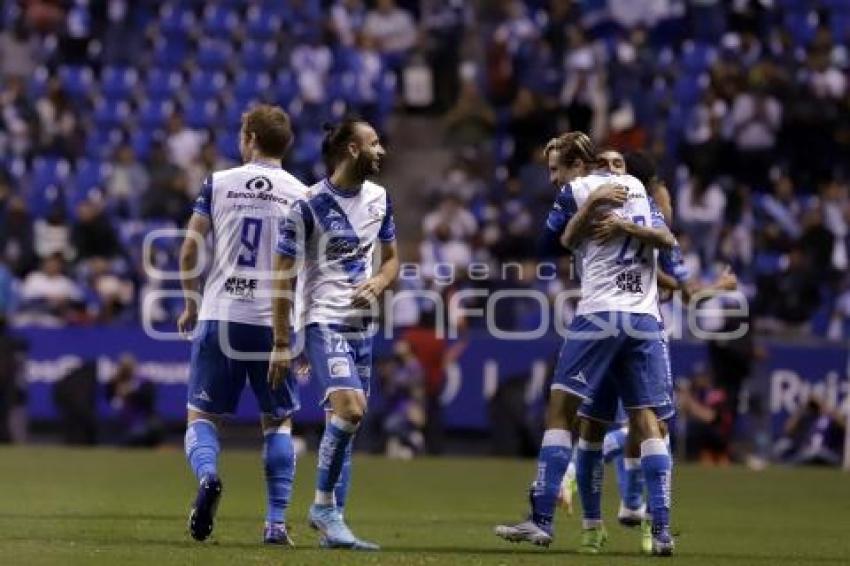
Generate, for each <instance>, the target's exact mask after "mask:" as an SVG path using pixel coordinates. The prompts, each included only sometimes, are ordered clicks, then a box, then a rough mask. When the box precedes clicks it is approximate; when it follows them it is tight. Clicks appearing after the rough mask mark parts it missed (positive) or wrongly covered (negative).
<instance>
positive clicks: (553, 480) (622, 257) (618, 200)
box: [496, 133, 675, 551]
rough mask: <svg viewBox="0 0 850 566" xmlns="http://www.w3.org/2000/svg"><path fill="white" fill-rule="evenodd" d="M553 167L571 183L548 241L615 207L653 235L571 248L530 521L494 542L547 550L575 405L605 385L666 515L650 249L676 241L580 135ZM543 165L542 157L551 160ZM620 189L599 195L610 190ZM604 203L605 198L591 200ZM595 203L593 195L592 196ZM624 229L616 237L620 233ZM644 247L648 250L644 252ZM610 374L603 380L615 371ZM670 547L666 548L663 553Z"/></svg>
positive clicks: (503, 531)
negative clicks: (575, 265)
mask: <svg viewBox="0 0 850 566" xmlns="http://www.w3.org/2000/svg"><path fill="white" fill-rule="evenodd" d="M560 139H561V141H562V144H561V147H562V149H560V150H559V152H558V156H557V157H558V159H560V160H561V162H562V164H563V165H564V166H565V167H567V168H568V169H569V170H570V172H571V175H570V179H569V180H570V182H569V183H568V184H567V185H565V186H564V188H563V189H562V191H561V193H560V194H559V195H558V198H557V199H556V202H555V205H554V206H553V209H552V211H551V212H550V215H549V218H548V220H547V226H546V234H548V237H549V239H550V240H553V239H554V240H555V241H557V242H559V243H560V244H561V245H562V246H564V247H567V248H569V247H570V242H569V241H568V240H567V239H566V238H565V237H564V236H565V234H564V233H563V232H564V230H565V228H566V227H567V225H568V224H569V223H570V220H571V219H572V218H573V217H574V216H575V217H576V219H575V220H576V222H575V223H574V225H575V226H576V229H577V230H579V231H582V230H583V229H584V226H583V224H584V223H587V222H589V221H590V219H591V218H592V217H593V216H594V215H595V214H596V212H597V211H598V209H599V208H601V207H608V208H609V209H611V208H612V206H611V205H613V206H615V207H621V208H622V211H621V212H620V211H618V212H616V213H617V214H620V213H622V214H623V215H627V217H628V218H629V220H630V221H631V222H632V223H634V224H644V225H647V226H649V227H652V228H653V229H657V230H653V231H651V232H650V233H649V234H643V235H642V237H641V238H638V237H637V234H636V235H635V238H634V239H632V238H631V237H629V236H626V237H618V238H616V239H614V240H613V241H609V242H596V241H593V242H582V243H581V244H580V246H578V248H577V252H578V255H579V258H580V270H581V273H582V298H581V300H580V302H579V307H578V315H577V316H576V318H575V319H574V320H573V322H572V324H571V325H570V334H571V338H570V339H568V340H566V341H565V342H564V346H563V348H562V349H561V353H560V355H559V359H558V364H557V367H556V369H555V377H554V382H553V385H552V390H551V396H550V400H549V405H548V408H547V417H546V432H545V434H544V438H543V446H542V448H541V450H540V454H539V458H538V473H537V479H536V480H535V481H534V483H533V484H532V488H531V494H530V495H531V497H530V499H531V513H530V516H529V518H528V519H527V520H526V521H523V522H521V523H518V524H515V525H499V526H498V527H496V534H497V535H499V536H501V537H502V538H505V539H507V540H511V541H529V542H532V543H534V544H539V545H548V544H549V543H550V542H551V540H552V520H553V515H554V508H555V504H556V500H557V498H558V494H559V491H560V487H561V482H562V479H563V477H564V472H565V471H566V468H567V465H568V464H569V461H570V459H571V457H572V438H571V434H570V430H572V428H573V426H574V424H575V419H576V414H577V411H578V409H579V406H580V405H581V404H582V402H583V401H585V400H589V399H593V397H594V395H595V394H596V391H597V390H599V389H600V388H601V387H602V386H603V385H605V384H606V383H608V382H611V381H614V382H615V390H616V392H618V393H619V395H620V396H621V397H623V400H624V405H625V406H626V408H627V410H628V411H629V417H630V422H631V424H632V425H633V426H634V427H635V428H637V429H638V430H639V431H640V432H641V433H642V434H643V436H644V437H645V438H648V439H650V440H651V442H650V440H648V441H646V442H645V450H644V452H645V454H642V456H643V458H642V461H643V463H644V467H645V468H649V469H650V470H651V472H652V473H647V474H646V476H647V478H648V483H649V484H650V492H651V494H652V495H653V496H657V497H666V499H665V500H664V502H663V503H664V505H663V506H662V505H659V506H658V509H659V511H658V512H659V517H661V510H662V507H663V508H664V509H669V491H667V489H668V488H669V455H668V454H667V453H666V447H664V448H663V449H662V448H661V447H659V446H658V443H660V444H663V441H662V440H661V439H660V434H659V432H658V425H657V418H656V416H655V413H654V412H653V411H652V407H655V406H661V405H663V404H665V403H667V402H668V399H667V397H668V396H667V391H666V388H665V386H664V377H665V375H666V371H665V368H664V356H663V343H662V340H661V327H660V315H659V313H658V305H657V287H656V281H655V272H656V265H657V253H656V249H659V248H671V247H672V246H673V245H675V239H674V238H673V237H672V234H670V233H669V230H667V229H666V226H665V225H664V223H663V220H661V219H660V218H658V217H660V214H658V215H656V214H655V212H654V211H653V209H652V207H651V205H650V202H649V199H648V197H647V194H646V190H645V188H644V187H643V185H642V184H641V183H640V182H639V181H638V180H637V179H635V178H633V177H629V176H613V175H611V174H610V173H608V172H596V173H594V174H591V175H589V176H585V175H587V174H588V173H590V172H591V171H592V170H593V168H595V167H596V163H597V155H596V150H595V148H594V146H593V143H592V142H591V141H590V139H589V138H587V136H585V135H584V134H577V133H570V134H565V135H564V136H562V137H561V138H560ZM550 159H551V157H550ZM612 184H613V185H619V188H616V189H615V190H614V192H613V193H608V192H607V191H608V187H609V186H610V185H612ZM603 194H604V195H606V196H605V197H604V200H603V197H601V196H599V195H603ZM595 195H596V196H595ZM627 229H628V228H626V229H625V230H627ZM650 243H651V244H652V245H647V244H650ZM615 366H616V367H617V369H618V371H617V372H613V371H611V370H612V369H613V368H614V367H615ZM661 523H664V525H663V526H664V529H666V530H665V531H664V532H659V535H658V537H657V539H658V546H659V549H661V550H662V551H666V550H667V549H666V548H664V549H662V548H661V546H662V543H667V542H668V539H669V526H668V525H667V524H666V521H659V524H661ZM670 548H672V545H671V546H670Z"/></svg>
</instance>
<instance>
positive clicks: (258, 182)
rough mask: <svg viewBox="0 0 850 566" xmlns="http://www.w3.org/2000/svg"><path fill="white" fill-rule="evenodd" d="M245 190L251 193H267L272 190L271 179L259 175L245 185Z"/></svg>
mask: <svg viewBox="0 0 850 566" xmlns="http://www.w3.org/2000/svg"><path fill="white" fill-rule="evenodd" d="M245 188H246V189H249V190H252V191H263V192H266V193H267V192H269V191H270V190H272V182H271V179H269V178H268V177H266V176H265V175H259V176H257V177H254V178H252V179H250V180H249V181H248V182H247V183H245Z"/></svg>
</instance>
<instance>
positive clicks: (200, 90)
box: [189, 71, 227, 100]
mask: <svg viewBox="0 0 850 566" xmlns="http://www.w3.org/2000/svg"><path fill="white" fill-rule="evenodd" d="M226 85H227V77H226V76H225V74H224V73H221V72H213V71H198V72H196V73H194V74H193V75H192V78H191V79H189V95H190V96H191V97H192V98H194V99H201V100H208V99H210V98H215V97H216V96H219V95H221V94H222V91H223V89H224V87H225V86H226Z"/></svg>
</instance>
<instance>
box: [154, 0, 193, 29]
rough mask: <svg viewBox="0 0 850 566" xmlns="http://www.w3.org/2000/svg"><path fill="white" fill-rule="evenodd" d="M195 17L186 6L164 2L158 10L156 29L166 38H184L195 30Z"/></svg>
mask: <svg viewBox="0 0 850 566" xmlns="http://www.w3.org/2000/svg"><path fill="white" fill-rule="evenodd" d="M197 23H198V20H197V17H196V16H195V12H194V11H193V10H192V9H191V8H190V7H188V6H181V5H178V4H177V3H175V2H166V3H165V4H163V6H162V8H160V10H159V17H158V22H157V24H156V26H157V29H158V30H159V31H160V32H161V33H162V34H164V35H165V36H166V37H186V36H187V35H192V34H193V33H194V31H195V30H196V29H197Z"/></svg>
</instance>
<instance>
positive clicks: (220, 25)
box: [202, 3, 239, 38]
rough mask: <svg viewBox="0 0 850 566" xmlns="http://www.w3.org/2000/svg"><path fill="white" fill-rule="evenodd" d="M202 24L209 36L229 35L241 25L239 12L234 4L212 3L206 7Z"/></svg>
mask: <svg viewBox="0 0 850 566" xmlns="http://www.w3.org/2000/svg"><path fill="white" fill-rule="evenodd" d="M202 26H203V34H204V35H205V36H207V37H219V38H221V37H229V36H232V35H233V34H234V32H235V31H236V30H237V29H238V27H239V14H238V13H237V11H236V10H235V9H234V7H233V6H232V5H227V4H225V3H218V4H213V3H210V4H207V5H206V6H205V7H204V13H203V18H202Z"/></svg>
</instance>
